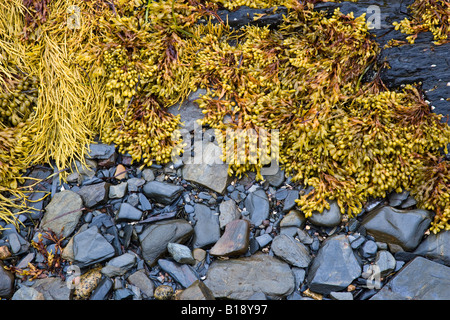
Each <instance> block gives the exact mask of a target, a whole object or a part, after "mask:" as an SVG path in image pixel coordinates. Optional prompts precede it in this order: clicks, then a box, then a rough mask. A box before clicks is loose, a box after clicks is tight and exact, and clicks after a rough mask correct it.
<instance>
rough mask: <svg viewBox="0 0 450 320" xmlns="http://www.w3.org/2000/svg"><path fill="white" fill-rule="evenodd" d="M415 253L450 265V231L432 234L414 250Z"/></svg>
mask: <svg viewBox="0 0 450 320" xmlns="http://www.w3.org/2000/svg"><path fill="white" fill-rule="evenodd" d="M414 254H417V255H420V256H423V257H425V258H427V259H429V260H433V261H436V262H441V263H443V264H445V265H447V266H450V231H441V232H439V233H438V234H430V235H429V236H428V237H427V238H425V240H423V241H422V242H421V243H420V244H419V246H418V247H417V248H416V250H414Z"/></svg>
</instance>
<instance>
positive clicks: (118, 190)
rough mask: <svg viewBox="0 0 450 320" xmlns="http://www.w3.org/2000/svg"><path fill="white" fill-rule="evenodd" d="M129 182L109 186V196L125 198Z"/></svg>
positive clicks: (111, 197)
mask: <svg viewBox="0 0 450 320" xmlns="http://www.w3.org/2000/svg"><path fill="white" fill-rule="evenodd" d="M127 186H128V183H126V182H122V183H119V184H117V185H112V186H110V187H109V198H110V199H120V198H123V197H124V196H125V194H126V192H127Z"/></svg>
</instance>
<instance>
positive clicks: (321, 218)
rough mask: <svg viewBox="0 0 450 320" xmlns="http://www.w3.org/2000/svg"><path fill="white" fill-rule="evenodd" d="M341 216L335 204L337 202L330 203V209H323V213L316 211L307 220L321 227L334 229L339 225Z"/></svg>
mask: <svg viewBox="0 0 450 320" xmlns="http://www.w3.org/2000/svg"><path fill="white" fill-rule="evenodd" d="M341 219H342V215H341V211H340V209H339V206H338V204H337V201H335V200H333V201H330V209H329V210H328V209H325V210H323V212H321V213H319V212H317V211H315V212H313V213H312V215H311V217H309V218H308V220H309V221H310V222H311V223H312V224H314V225H316V226H322V227H334V226H337V225H339V224H340V223H341Z"/></svg>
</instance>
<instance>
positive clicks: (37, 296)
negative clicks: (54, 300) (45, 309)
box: [11, 286, 44, 300]
mask: <svg viewBox="0 0 450 320" xmlns="http://www.w3.org/2000/svg"><path fill="white" fill-rule="evenodd" d="M11 300H44V295H43V294H42V293H41V292H39V291H37V290H36V289H34V288H33V287H27V286H22V287H20V288H19V290H17V291H16V292H14V295H13V296H12V298H11Z"/></svg>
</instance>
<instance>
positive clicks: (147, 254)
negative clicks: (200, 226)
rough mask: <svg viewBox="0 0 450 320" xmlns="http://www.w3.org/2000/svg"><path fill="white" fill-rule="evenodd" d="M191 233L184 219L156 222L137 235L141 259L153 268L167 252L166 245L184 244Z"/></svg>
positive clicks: (189, 226) (192, 230)
mask: <svg viewBox="0 0 450 320" xmlns="http://www.w3.org/2000/svg"><path fill="white" fill-rule="evenodd" d="M193 232H194V229H193V228H192V226H191V225H190V224H189V223H188V222H187V221H186V220H184V219H173V220H167V221H158V222H156V223H154V224H152V225H150V226H149V227H147V228H146V229H145V230H144V231H143V232H142V233H141V234H140V235H139V240H140V244H141V249H142V257H143V258H144V259H145V261H146V262H147V264H149V265H150V266H153V265H154V264H155V263H156V261H157V259H158V258H159V257H160V256H162V255H163V254H164V253H165V252H166V251H167V244H169V243H171V242H172V243H184V242H185V241H186V240H187V239H188V238H189V237H190V236H191V235H192V233H193Z"/></svg>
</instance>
